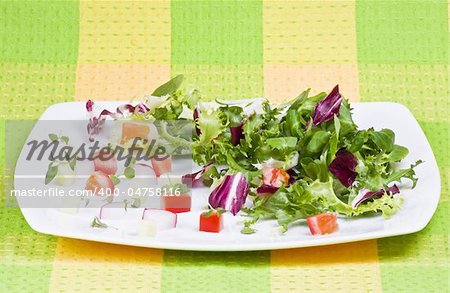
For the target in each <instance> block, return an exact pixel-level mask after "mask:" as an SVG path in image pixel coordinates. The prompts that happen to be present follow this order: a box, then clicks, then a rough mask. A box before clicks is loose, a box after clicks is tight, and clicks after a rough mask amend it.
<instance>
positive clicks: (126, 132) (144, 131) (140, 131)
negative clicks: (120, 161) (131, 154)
mask: <svg viewBox="0 0 450 293" xmlns="http://www.w3.org/2000/svg"><path fill="white" fill-rule="evenodd" d="M149 132H150V127H149V126H148V125H143V124H138V123H132V122H125V123H123V124H122V139H121V141H120V143H125V142H127V141H128V140H130V139H135V138H136V137H138V138H141V139H147V138H148V134H149Z"/></svg>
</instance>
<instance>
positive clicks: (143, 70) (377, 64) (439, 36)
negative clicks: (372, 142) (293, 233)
mask: <svg viewBox="0 0 450 293" xmlns="http://www.w3.org/2000/svg"><path fill="white" fill-rule="evenodd" d="M448 19H449V3H448V2H447V1H439V0H431V1H406V0H401V1H366V0H364V1H338V0H335V1H284V0H267V1H254V0H246V1H231V0H210V1H188V0H171V1H170V0H162V1H150V0H148V1H120V0H119V1H86V0H82V1H57V0H49V1H27V2H25V1H1V2H0V119H1V122H2V123H0V138H1V141H2V142H4V141H5V125H4V122H5V121H7V120H21V119H37V118H39V116H40V115H41V113H42V112H43V111H44V110H45V109H46V108H47V107H48V106H50V105H52V104H54V103H59V102H65V101H84V100H86V99H89V98H91V99H95V100H129V99H132V98H135V97H140V96H142V95H145V94H149V93H151V91H152V90H153V89H154V88H155V87H156V86H157V85H159V84H161V83H162V82H164V81H165V80H167V79H169V78H170V76H174V75H175V74H179V73H184V74H185V75H186V77H187V85H188V86H196V87H198V88H199V89H200V90H201V92H202V94H203V95H204V97H205V99H206V100H211V99H214V98H217V97H220V98H225V99H238V98H252V97H262V96H265V97H268V98H270V99H271V100H273V101H281V100H284V99H286V98H291V97H294V96H296V95H297V94H298V93H299V92H300V91H302V90H303V89H305V88H311V90H312V92H319V91H329V90H330V89H331V88H332V87H333V86H334V85H335V84H339V85H340V88H341V91H342V93H343V94H344V95H345V96H346V97H347V98H349V99H350V100H351V101H354V102H357V101H393V102H399V103H402V104H404V105H406V106H407V107H408V108H409V109H410V110H411V111H412V112H413V114H414V115H415V117H416V118H417V119H418V121H419V123H420V125H421V126H422V128H423V130H424V131H425V133H426V135H427V138H428V139H429V141H430V143H431V145H432V148H433V151H434V153H435V155H436V158H437V161H438V164H439V169H440V172H441V181H442V193H441V200H440V203H439V206H438V209H437V211H436V214H435V215H434V216H433V219H432V220H431V222H430V224H429V225H428V226H427V227H426V228H425V229H424V230H423V231H420V232H418V233H415V234H412V235H404V236H398V237H391V238H385V239H379V240H369V241H363V242H357V243H348V244H341V245H334V246H326V247H315V248H304V249H289V250H280V251H261V252H233V253H227V252H220V253H218V252H217V253H213V252H185V251H171V250H167V251H164V250H157V249H144V248H136V247H126V246H118V245H110V244H104V243H92V242H87V241H81V240H73V239H66V238H56V237H52V236H48V235H43V234H39V233H37V232H34V231H33V230H32V229H31V228H30V227H29V226H28V224H27V223H26V221H25V220H24V218H23V216H22V214H21V212H20V210H18V209H11V208H4V197H0V205H1V206H0V221H1V223H2V224H1V225H0V237H1V238H0V239H1V244H0V257H1V259H0V292H46V291H51V292H86V291H90V292H104V291H111V292H114V291H132V292H141V291H142V292H157V291H163V292H211V291H218V290H220V291H228V292H269V291H270V292H330V291H332V292H449V290H450V288H449V282H448V280H449V265H448V264H449V254H448V240H449V236H448V235H449V228H448V222H449V219H450V216H449V212H450V211H449V205H450V188H449V186H450V159H449V158H450V156H449V155H450V154H449V129H450V121H449V109H450V107H449V106H450V105H449V102H450V101H449V97H450V93H449V73H450V67H449V22H448ZM0 159H1V160H0V176H1V178H0V188H1V190H4V189H5V184H6V182H7V180H8V179H9V178H10V177H11V176H12V171H11V168H10V167H8V168H7V166H6V165H5V144H4V143H0ZM423 196H426V195H423Z"/></svg>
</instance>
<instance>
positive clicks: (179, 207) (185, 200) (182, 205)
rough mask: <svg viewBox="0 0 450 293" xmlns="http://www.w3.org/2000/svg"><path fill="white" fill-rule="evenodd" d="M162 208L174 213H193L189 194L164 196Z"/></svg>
mask: <svg viewBox="0 0 450 293" xmlns="http://www.w3.org/2000/svg"><path fill="white" fill-rule="evenodd" d="M162 208H163V209H164V210H166V211H169V212H172V213H184V212H190V211H191V196H190V195H189V194H188V193H182V194H180V195H178V196H176V195H170V196H169V195H165V196H162Z"/></svg>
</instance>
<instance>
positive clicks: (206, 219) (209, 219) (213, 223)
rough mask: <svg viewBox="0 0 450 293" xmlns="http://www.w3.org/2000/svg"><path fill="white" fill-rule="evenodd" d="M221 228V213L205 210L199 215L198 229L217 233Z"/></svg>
mask: <svg viewBox="0 0 450 293" xmlns="http://www.w3.org/2000/svg"><path fill="white" fill-rule="evenodd" d="M222 228H223V217H222V213H218V212H216V211H206V212H203V213H201V215H200V231H204V232H213V233H219V232H220V230H222Z"/></svg>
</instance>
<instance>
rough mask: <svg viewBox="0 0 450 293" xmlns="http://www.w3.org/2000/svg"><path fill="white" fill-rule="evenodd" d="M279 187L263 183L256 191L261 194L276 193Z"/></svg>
mask: <svg viewBox="0 0 450 293" xmlns="http://www.w3.org/2000/svg"><path fill="white" fill-rule="evenodd" d="M278 188H279V187H275V186H272V185H268V184H263V185H261V186H260V187H258V188H257V189H256V193H257V194H258V195H259V196H266V195H271V194H273V193H275V192H276V191H277V190H278Z"/></svg>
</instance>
